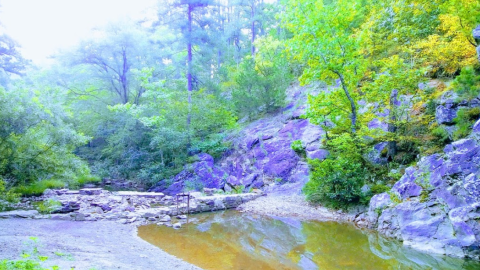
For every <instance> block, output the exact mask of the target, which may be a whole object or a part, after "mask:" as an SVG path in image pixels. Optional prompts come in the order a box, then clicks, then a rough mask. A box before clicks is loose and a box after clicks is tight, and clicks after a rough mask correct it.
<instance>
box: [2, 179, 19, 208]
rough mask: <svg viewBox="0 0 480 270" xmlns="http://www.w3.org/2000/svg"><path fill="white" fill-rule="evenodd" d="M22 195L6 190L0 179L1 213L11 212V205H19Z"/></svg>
mask: <svg viewBox="0 0 480 270" xmlns="http://www.w3.org/2000/svg"><path fill="white" fill-rule="evenodd" d="M19 197H20V195H19V194H17V193H14V192H12V191H11V190H8V191H7V190H6V188H5V182H4V181H3V180H2V179H1V178H0V212H1V211H7V210H10V203H17V202H18V201H19Z"/></svg>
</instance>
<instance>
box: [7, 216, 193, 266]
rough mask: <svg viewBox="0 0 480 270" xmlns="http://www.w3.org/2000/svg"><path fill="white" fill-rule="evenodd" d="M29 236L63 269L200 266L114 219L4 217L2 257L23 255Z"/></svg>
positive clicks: (52, 262) (42, 253) (40, 250)
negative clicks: (173, 254)
mask: <svg viewBox="0 0 480 270" xmlns="http://www.w3.org/2000/svg"><path fill="white" fill-rule="evenodd" d="M29 237H37V238H38V243H39V244H38V246H39V248H38V249H39V252H40V254H41V255H45V256H48V257H49V259H48V260H47V264H45V266H51V265H58V266H60V269H71V268H74V269H75V270H77V269H95V270H100V269H139V270H140V269H168V270H170V269H179V270H184V269H185V270H187V269H188V270H190V269H191V270H194V269H195V270H196V269H200V268H198V267H196V266H193V265H191V264H189V263H186V262H184V261H182V260H180V259H178V258H176V257H174V256H172V255H170V254H168V253H166V252H164V251H162V250H161V249H159V248H157V247H155V246H153V245H150V244H149V243H147V242H145V241H143V240H142V239H140V238H139V237H137V230H136V227H135V226H129V225H121V224H118V223H115V222H110V221H97V222H78V221H60V220H31V219H5V220H1V219H0V259H19V258H20V254H21V253H22V250H26V249H27V247H26V245H25V244H24V243H26V242H29ZM30 242H31V241H30ZM55 252H58V253H62V254H65V255H63V256H58V255H56V254H55Z"/></svg>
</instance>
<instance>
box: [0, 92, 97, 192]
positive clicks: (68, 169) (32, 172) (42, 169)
mask: <svg viewBox="0 0 480 270" xmlns="http://www.w3.org/2000/svg"><path fill="white" fill-rule="evenodd" d="M57 90H58V89H48V88H46V89H43V90H42V91H37V90H35V91H34V90H31V89H29V87H27V86H19V87H17V88H15V89H14V91H10V90H5V89H3V88H0V107H1V110H0V122H1V123H5V124H2V125H1V126H0V176H3V178H5V179H10V180H9V181H10V182H11V184H12V185H18V184H21V185H28V184H30V183H34V182H35V181H37V180H39V179H49V178H57V179H71V178H74V177H75V175H77V174H81V173H83V174H86V173H88V171H89V170H88V167H87V166H86V164H85V163H84V162H83V161H82V160H81V159H79V158H78V157H77V156H75V155H74V153H73V151H74V150H75V147H77V146H79V145H81V144H83V143H85V142H86V140H87V137H85V136H83V135H81V134H79V133H77V132H76V131H75V130H74V129H73V127H72V125H71V124H70V123H69V122H70V120H71V119H70V115H69V114H68V113H67V111H66V109H65V107H64V104H63V101H62V100H61V98H60V97H59V96H57V95H59V93H58V91H57ZM59 99H60V100H59Z"/></svg>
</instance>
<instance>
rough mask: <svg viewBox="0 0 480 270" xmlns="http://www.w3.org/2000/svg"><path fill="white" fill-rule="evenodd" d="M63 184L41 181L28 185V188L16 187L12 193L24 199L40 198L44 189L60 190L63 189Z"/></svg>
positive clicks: (51, 180)
mask: <svg viewBox="0 0 480 270" xmlns="http://www.w3.org/2000/svg"><path fill="white" fill-rule="evenodd" d="M64 187H65V183H64V182H62V181H60V180H53V179H50V180H42V181H38V182H35V183H33V184H30V185H28V186H18V187H15V188H14V192H16V193H20V194H21V195H22V196H25V197H32V196H40V195H42V194H43V192H44V191H45V189H47V188H49V189H60V188H64Z"/></svg>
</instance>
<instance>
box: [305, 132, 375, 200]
mask: <svg viewBox="0 0 480 270" xmlns="http://www.w3.org/2000/svg"><path fill="white" fill-rule="evenodd" d="M327 148H328V150H329V151H330V153H331V155H330V156H329V158H327V159H325V160H323V161H321V160H309V161H308V163H309V165H310V171H311V173H310V181H309V182H308V183H307V184H306V185H305V187H304V189H303V192H304V193H305V194H306V196H307V199H308V200H309V201H312V202H315V203H322V204H324V205H326V206H328V207H332V208H347V207H348V206H350V205H354V204H358V203H360V202H361V199H362V196H363V195H362V192H361V187H362V186H363V184H364V182H365V179H366V178H367V173H368V172H367V169H366V167H365V166H364V164H363V159H362V156H361V151H360V148H359V147H358V144H357V143H356V141H355V138H354V137H352V136H351V135H350V134H348V133H346V134H342V135H340V136H338V137H336V138H334V139H332V140H331V141H327Z"/></svg>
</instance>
